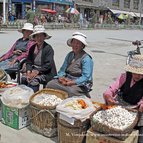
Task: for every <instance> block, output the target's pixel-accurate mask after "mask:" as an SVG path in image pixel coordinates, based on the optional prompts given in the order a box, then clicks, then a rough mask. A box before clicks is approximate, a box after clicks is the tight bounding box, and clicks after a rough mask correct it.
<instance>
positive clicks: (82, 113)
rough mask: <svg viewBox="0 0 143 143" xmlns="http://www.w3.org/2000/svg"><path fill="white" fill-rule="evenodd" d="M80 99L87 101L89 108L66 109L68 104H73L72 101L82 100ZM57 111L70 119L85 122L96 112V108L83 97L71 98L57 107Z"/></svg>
mask: <svg viewBox="0 0 143 143" xmlns="http://www.w3.org/2000/svg"><path fill="white" fill-rule="evenodd" d="M80 99H82V100H84V101H85V103H86V104H87V108H85V109H80V110H74V109H72V108H67V107H65V105H66V104H67V103H68V102H70V103H71V102H72V101H75V100H80ZM56 111H57V112H59V113H60V114H63V115H65V116H67V117H68V118H75V119H80V120H81V121H84V120H86V119H88V118H89V117H90V115H91V114H92V113H93V112H94V111H95V108H94V106H93V104H92V102H91V100H90V99H89V98H87V97H85V96H82V97H71V98H67V99H65V100H64V101H62V102H61V103H60V104H59V105H58V106H57V107H56Z"/></svg>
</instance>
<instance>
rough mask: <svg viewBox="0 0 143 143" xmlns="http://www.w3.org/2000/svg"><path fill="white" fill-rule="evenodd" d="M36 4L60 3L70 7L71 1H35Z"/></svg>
mask: <svg viewBox="0 0 143 143" xmlns="http://www.w3.org/2000/svg"><path fill="white" fill-rule="evenodd" d="M36 3H60V4H68V5H71V4H72V3H73V2H72V0H36Z"/></svg>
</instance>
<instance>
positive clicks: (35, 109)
mask: <svg viewBox="0 0 143 143" xmlns="http://www.w3.org/2000/svg"><path fill="white" fill-rule="evenodd" d="M40 93H46V94H52V95H56V96H57V97H59V98H61V99H65V98H67V97H68V94H67V93H66V92H63V91H61V90H55V89H48V88H45V89H43V90H40V91H38V92H36V93H35V94H34V95H32V97H31V98H30V109H31V116H32V117H31V126H30V127H31V129H32V130H34V131H35V132H37V133H39V134H42V135H44V136H47V137H54V136H56V135H57V113H56V110H55V108H56V106H52V107H51V106H40V105H39V104H35V103H34V102H33V99H34V97H35V96H40Z"/></svg>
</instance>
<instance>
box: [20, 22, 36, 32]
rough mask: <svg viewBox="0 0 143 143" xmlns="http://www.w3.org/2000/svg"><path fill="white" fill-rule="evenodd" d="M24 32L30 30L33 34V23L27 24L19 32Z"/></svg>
mask: <svg viewBox="0 0 143 143" xmlns="http://www.w3.org/2000/svg"><path fill="white" fill-rule="evenodd" d="M22 30H29V31H32V32H33V24H32V23H25V24H24V26H23V27H22V28H21V29H20V30H18V31H19V32H21V33H22Z"/></svg>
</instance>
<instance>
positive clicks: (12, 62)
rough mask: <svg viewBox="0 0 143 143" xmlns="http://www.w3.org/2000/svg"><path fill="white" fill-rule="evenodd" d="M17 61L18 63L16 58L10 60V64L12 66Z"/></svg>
mask: <svg viewBox="0 0 143 143" xmlns="http://www.w3.org/2000/svg"><path fill="white" fill-rule="evenodd" d="M15 63H16V60H15V59H14V60H13V61H11V62H9V63H8V64H9V65H10V66H12V65H14V64H15Z"/></svg>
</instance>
